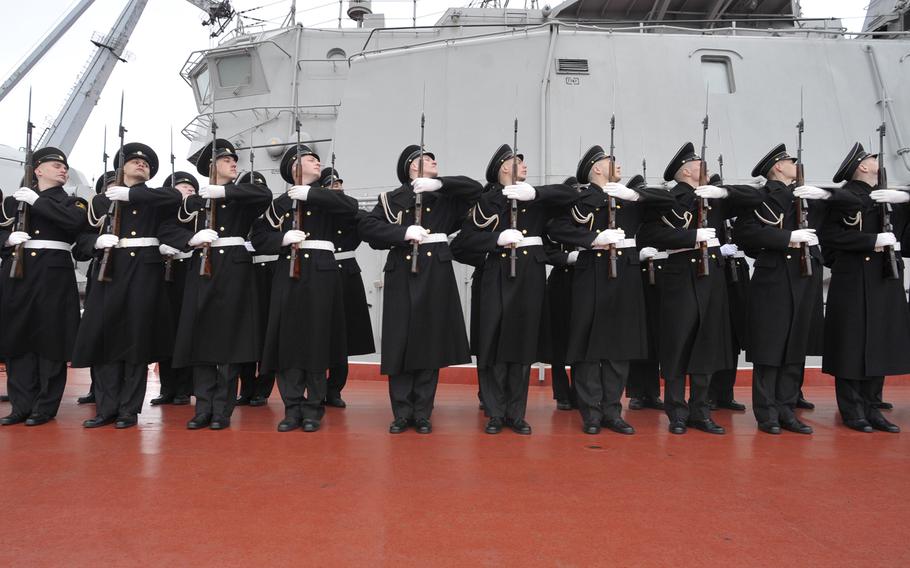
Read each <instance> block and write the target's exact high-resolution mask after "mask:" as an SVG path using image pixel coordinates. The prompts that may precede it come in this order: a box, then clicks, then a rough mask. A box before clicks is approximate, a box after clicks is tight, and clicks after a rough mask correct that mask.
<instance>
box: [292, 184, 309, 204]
mask: <svg viewBox="0 0 910 568" xmlns="http://www.w3.org/2000/svg"><path fill="white" fill-rule="evenodd" d="M309 195H310V186H308V185H295V186H294V187H292V188H291V189H289V190H288V197H290V198H291V199H294V200H296V201H306V198H307V197H308V196H309Z"/></svg>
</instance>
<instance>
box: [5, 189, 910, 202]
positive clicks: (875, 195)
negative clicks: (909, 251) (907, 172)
mask: <svg viewBox="0 0 910 568" xmlns="http://www.w3.org/2000/svg"><path fill="white" fill-rule="evenodd" d="M19 191H22V190H21V189H20V190H19ZM19 191H17V192H16V193H19ZM869 197H871V198H872V201H875V202H877V203H907V202H908V201H910V193H907V192H906V191H898V190H896V189H876V190H875V191H873V192H872V193H870V194H869Z"/></svg>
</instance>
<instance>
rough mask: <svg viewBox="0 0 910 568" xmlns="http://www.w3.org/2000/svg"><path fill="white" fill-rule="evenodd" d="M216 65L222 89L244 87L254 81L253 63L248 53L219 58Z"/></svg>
mask: <svg viewBox="0 0 910 568" xmlns="http://www.w3.org/2000/svg"><path fill="white" fill-rule="evenodd" d="M215 65H216V67H217V69H218V84H219V86H221V87H225V88H227V87H244V86H246V85H249V84H250V83H251V82H252V81H253V62H252V58H251V57H250V54H248V53H237V54H234V55H227V56H225V57H219V58H217V59H216V60H215Z"/></svg>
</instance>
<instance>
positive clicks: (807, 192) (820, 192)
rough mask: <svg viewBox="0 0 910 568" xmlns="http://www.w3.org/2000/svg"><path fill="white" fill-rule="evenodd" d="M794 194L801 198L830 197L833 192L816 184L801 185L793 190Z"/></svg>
mask: <svg viewBox="0 0 910 568" xmlns="http://www.w3.org/2000/svg"><path fill="white" fill-rule="evenodd" d="M793 195H795V196H796V197H799V198H800V199H828V198H829V197H831V192H830V191H828V190H826V189H822V188H820V187H815V186H814V185H801V186H799V187H797V188H796V189H794V190H793Z"/></svg>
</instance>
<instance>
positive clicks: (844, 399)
mask: <svg viewBox="0 0 910 568" xmlns="http://www.w3.org/2000/svg"><path fill="white" fill-rule="evenodd" d="M884 380H885V378H884V377H869V378H866V379H845V378H843V377H834V392H835V394H836V395H837V408H838V410H840V416H841V418H842V419H843V420H844V421H845V422H846V421H848V420H875V419H877V418H883V416H882V413H881V412H880V411H879V410H878V409H877V408H875V407H874V406H873V405H874V404H875V403H876V402H878V401H877V400H876V393H878V392H880V391H881V385H882V384H883V383H884Z"/></svg>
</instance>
